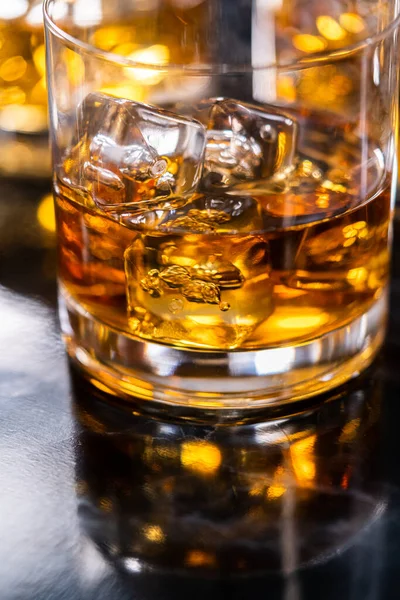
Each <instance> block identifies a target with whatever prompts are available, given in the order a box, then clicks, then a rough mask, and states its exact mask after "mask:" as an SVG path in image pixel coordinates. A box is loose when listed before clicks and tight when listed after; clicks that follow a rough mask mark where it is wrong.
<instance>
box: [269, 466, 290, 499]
mask: <svg viewBox="0 0 400 600" xmlns="http://www.w3.org/2000/svg"><path fill="white" fill-rule="evenodd" d="M284 477H285V469H284V468H283V467H282V466H281V465H280V466H279V467H277V468H276V471H275V473H274V481H273V483H272V485H270V486H269V488H268V490H267V498H268V500H276V499H277V498H280V497H281V496H283V494H284V493H285V492H286V487H285V485H284V482H283V480H284Z"/></svg>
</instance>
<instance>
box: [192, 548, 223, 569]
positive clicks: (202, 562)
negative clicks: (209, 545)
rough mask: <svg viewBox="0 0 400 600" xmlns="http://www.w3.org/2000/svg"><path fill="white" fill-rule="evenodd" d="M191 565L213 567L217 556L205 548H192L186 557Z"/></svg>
mask: <svg viewBox="0 0 400 600" xmlns="http://www.w3.org/2000/svg"><path fill="white" fill-rule="evenodd" d="M185 564H186V565H188V566H189V567H212V566H214V565H215V564H216V559H215V556H214V555H212V554H210V553H209V552H204V551H203V550H190V551H189V552H188V554H187V556H186V558H185Z"/></svg>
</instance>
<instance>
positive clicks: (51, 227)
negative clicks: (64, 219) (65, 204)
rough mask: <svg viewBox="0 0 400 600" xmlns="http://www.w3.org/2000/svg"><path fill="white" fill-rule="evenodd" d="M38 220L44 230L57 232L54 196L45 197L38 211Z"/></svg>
mask: <svg viewBox="0 0 400 600" xmlns="http://www.w3.org/2000/svg"><path fill="white" fill-rule="evenodd" d="M37 220H38V221H39V224H40V225H41V227H43V229H45V230H46V231H49V232H50V233H54V232H55V230H56V217H55V213H54V201H53V194H48V195H47V196H44V198H42V200H41V201H40V204H39V207H38V209H37Z"/></svg>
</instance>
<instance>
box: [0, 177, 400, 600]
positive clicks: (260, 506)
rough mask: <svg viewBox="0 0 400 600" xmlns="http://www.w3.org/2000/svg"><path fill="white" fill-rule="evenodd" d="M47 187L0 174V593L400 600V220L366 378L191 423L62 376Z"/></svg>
mask: <svg viewBox="0 0 400 600" xmlns="http://www.w3.org/2000/svg"><path fill="white" fill-rule="evenodd" d="M46 194H48V189H47V188H46V186H43V187H41V186H34V185H31V184H30V185H27V184H25V185H24V184H18V185H16V184H12V183H2V184H1V195H0V315H1V317H0V319H1V322H0V599H1V600H28V599H30V600H31V599H35V600H36V599H37V600H53V599H54V600H56V599H57V600H58V599H60V600H61V599H62V600H91V599H96V600H114V599H115V600H120V599H121V600H125V599H126V600H131V599H135V600H136V599H138V600H141V599H143V600H158V599H160V600H164V599H174V600H175V599H177V600H179V599H180V598H182V599H183V598H185V599H186V598H188V597H189V598H191V599H196V598H199V599H200V598H205V597H207V598H209V599H214V598H215V599H225V598H230V599H246V600H247V599H248V598H252V597H255V596H256V595H262V597H266V598H271V599H275V598H276V599H278V600H280V599H282V600H312V599H314V598H315V599H317V598H318V599H321V598H323V599H324V600H331V599H332V600H333V599H334V600H339V599H340V600H350V599H351V600H376V599H379V600H387V599H391V598H393V599H398V598H399V597H400V487H399V486H400V469H399V466H398V465H399V464H400V444H398V443H397V442H398V437H399V434H398V431H399V427H398V420H399V419H400V406H399V399H400V310H399V301H400V247H399V249H397V243H396V239H398V238H399V237H400V226H399V225H397V224H396V225H395V248H394V266H393V268H394V278H393V285H392V310H391V322H390V326H389V333H388V339H387V343H386V346H385V348H384V350H383V352H382V353H381V355H380V356H379V358H378V360H377V361H376V362H375V364H374V365H373V366H372V367H371V368H370V369H369V371H368V372H367V373H365V374H364V375H363V376H362V377H361V378H359V379H358V380H355V381H353V382H352V383H350V384H349V385H348V386H346V387H345V388H342V389H339V390H336V391H335V392H334V393H333V394H330V396H329V397H324V398H317V399H315V401H313V402H312V403H310V404H308V405H307V406H305V407H303V411H302V412H298V413H297V414H296V412H295V411H296V410H298V409H297V408H296V407H292V412H293V414H279V415H276V416H275V418H274V419H270V420H267V419H266V418H264V419H260V418H258V419H256V420H254V421H249V422H247V423H242V424H238V425H236V426H232V425H226V424H223V423H220V424H218V425H213V424H212V423H204V424H201V423H193V422H188V421H183V420H180V421H177V420H174V419H172V418H168V417H167V416H156V415H152V414H150V413H149V412H147V413H144V412H143V411H142V410H141V409H140V407H139V406H138V407H136V406H130V407H129V408H126V407H124V406H122V405H121V404H120V403H119V402H118V400H117V399H116V398H112V397H107V396H106V394H105V393H104V392H102V391H101V390H99V389H95V388H94V387H92V386H91V385H90V384H89V383H88V382H86V381H84V380H83V379H82V378H81V377H80V375H79V374H78V373H76V372H75V371H74V370H73V369H72V370H71V369H70V367H69V365H68V363H67V360H66V358H65V355H64V351H63V347H62V343H61V341H60V338H59V332H58V325H57V317H56V309H55V301H56V290H55V283H54V282H55V258H54V254H55V252H54V243H55V238H54V233H53V232H52V227H53V223H52V219H51V211H50V209H49V200H48V198H47V197H46ZM396 229H398V231H397V232H396ZM396 233H397V237H396Z"/></svg>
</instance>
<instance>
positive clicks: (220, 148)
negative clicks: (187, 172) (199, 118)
mask: <svg viewBox="0 0 400 600" xmlns="http://www.w3.org/2000/svg"><path fill="white" fill-rule="evenodd" d="M199 111H200V113H201V114H204V109H203V108H202V109H201V110H200V109H199ZM207 129H208V131H207V147H206V153H205V161H204V177H203V184H204V186H205V188H206V189H215V188H216V187H220V188H229V189H232V188H239V189H240V188H241V189H247V186H248V184H249V183H251V186H250V188H249V189H251V192H252V193H253V192H257V191H259V190H260V189H261V190H262V187H263V183H264V182H265V180H268V179H270V178H272V177H275V178H276V177H278V176H281V177H284V176H285V175H286V174H287V173H289V172H290V171H291V170H292V169H294V167H295V158H296V144H297V130H298V127H297V123H296V121H295V120H294V119H293V118H292V117H291V116H289V115H287V114H286V113H285V112H283V111H280V110H279V109H277V108H276V107H273V106H268V107H265V106H264V107H259V106H252V105H250V104H245V103H241V102H237V101H236V100H228V99H218V100H216V101H215V102H214V104H213V105H212V107H211V110H210V113H209V120H208V124H207Z"/></svg>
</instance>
